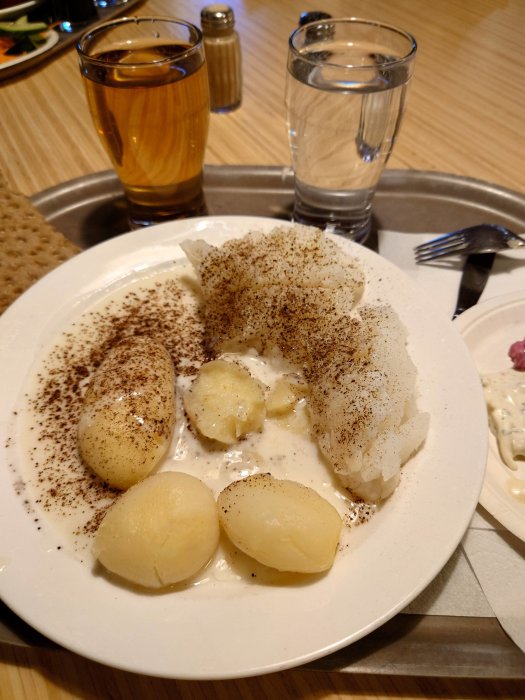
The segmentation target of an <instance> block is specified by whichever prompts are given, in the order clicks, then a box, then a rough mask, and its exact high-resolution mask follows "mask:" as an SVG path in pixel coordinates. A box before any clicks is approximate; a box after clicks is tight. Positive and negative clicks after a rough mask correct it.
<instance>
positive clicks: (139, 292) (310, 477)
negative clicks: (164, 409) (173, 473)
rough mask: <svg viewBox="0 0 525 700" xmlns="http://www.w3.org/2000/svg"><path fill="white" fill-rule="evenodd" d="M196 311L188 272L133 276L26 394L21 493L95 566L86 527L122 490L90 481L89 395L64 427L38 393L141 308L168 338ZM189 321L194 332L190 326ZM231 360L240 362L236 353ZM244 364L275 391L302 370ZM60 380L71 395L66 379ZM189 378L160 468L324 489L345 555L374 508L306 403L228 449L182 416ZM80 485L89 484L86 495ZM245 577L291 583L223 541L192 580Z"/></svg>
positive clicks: (68, 339) (65, 416)
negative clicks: (82, 438)
mask: <svg viewBox="0 0 525 700" xmlns="http://www.w3.org/2000/svg"><path fill="white" fill-rule="evenodd" d="M173 280H175V283H176V285H177V290H178V291H179V292H180V296H181V299H182V305H183V306H184V308H185V309H186V310H187V314H188V315H187V317H186V316H184V314H183V313H182V312H181V308H180V304H179V303H178V302H177V303H178V304H179V305H178V306H177V309H173V308H171V306H170V303H171V302H170V300H172V299H174V293H173V292H174V289H173ZM170 285H171V286H170ZM173 303H174V302H173ZM197 305H198V300H197V297H196V294H195V283H194V279H193V277H192V275H190V276H188V268H187V267H186V266H181V265H178V266H175V267H173V268H171V269H170V270H169V271H166V270H162V271H159V272H158V273H157V274H148V276H147V277H143V276H141V277H139V278H138V279H135V280H131V281H129V280H128V281H127V282H126V284H124V285H120V288H119V289H117V290H110V291H108V292H107V293H106V294H105V296H103V297H102V298H101V299H98V300H97V301H96V302H95V303H92V304H91V305H89V306H88V308H86V310H85V311H84V312H83V313H82V314H81V316H80V318H76V319H75V321H74V322H72V323H71V324H70V325H69V326H68V327H67V328H66V329H65V330H64V331H63V332H62V333H61V334H60V335H59V337H58V338H57V340H56V342H55V344H54V345H53V346H52V347H51V348H48V349H47V350H46V351H45V352H44V353H43V357H42V358H40V359H39V361H38V363H37V366H36V368H35V371H34V374H33V376H32V377H31V380H30V382H29V384H28V388H27V392H26V394H25V395H24V397H23V398H22V401H21V404H20V407H19V410H18V411H17V416H16V421H15V423H16V431H15V433H14V439H13V444H12V447H13V449H14V451H15V452H16V455H17V457H16V460H13V462H14V463H15V462H16V465H17V469H16V473H17V474H18V477H20V476H21V483H22V486H21V487H20V488H19V493H20V494H21V497H22V498H23V499H24V502H25V503H26V504H27V510H28V512H29V513H30V514H31V517H32V518H33V519H34V521H35V524H38V529H41V528H42V529H43V528H44V526H48V525H49V526H50V527H51V529H52V531H53V532H54V533H55V535H56V536H57V538H58V542H59V543H60V546H61V547H63V548H64V549H68V550H69V551H70V552H71V553H73V554H74V555H75V556H77V557H79V558H80V559H82V560H83V561H87V562H88V563H90V564H91V565H92V564H93V559H92V555H91V545H92V541H93V537H94V532H95V530H96V527H94V526H92V527H91V528H85V527H84V524H85V523H86V521H89V520H90V518H93V516H94V514H95V515H96V514H97V512H99V510H100V509H101V508H102V507H107V505H108V504H109V503H111V502H112V499H114V498H115V494H114V493H113V494H112V493H107V492H105V491H103V490H102V493H97V492H96V486H95V485H93V484H92V483H91V481H90V479H91V480H92V476H91V475H90V474H89V470H88V469H87V468H86V467H85V466H84V465H83V464H82V463H81V462H80V460H79V458H78V454H77V449H76V438H75V436H76V423H75V421H77V420H78V414H79V409H80V405H81V398H80V397H79V396H76V395H75V394H74V393H73V398H71V395H70V396H69V398H68V401H67V403H65V404H64V406H63V407H62V409H63V410H62V409H61V413H60V417H59V418H58V419H57V420H56V421H55V420H54V418H53V413H51V412H49V411H48V412H47V413H46V412H44V415H43V416H42V414H41V413H42V410H43V409H42V406H43V405H44V404H43V402H42V400H40V401H38V400H35V396H37V395H38V394H39V392H40V394H42V386H45V382H46V381H47V380H48V378H49V376H53V373H58V378H59V379H60V376H61V375H60V372H63V371H64V368H63V367H62V366H61V363H63V362H64V358H67V360H66V361H67V362H68V363H70V365H71V366H74V364H75V362H76V361H78V362H79V363H83V362H85V363H86V364H87V365H88V364H89V363H88V361H87V359H86V358H88V357H89V356H90V350H91V349H92V348H93V347H95V346H96V345H97V343H98V344H100V335H101V333H106V334H107V333H109V332H110V329H111V328H113V327H114V326H115V320H116V321H120V320H122V319H124V321H126V319H128V317H129V318H130V319H132V314H131V310H133V309H135V310H136V309H139V310H140V313H142V314H143V315H144V314H149V316H151V318H149V316H148V322H150V321H151V320H152V319H153V321H155V318H156V317H155V314H160V316H159V320H165V318H166V317H164V319H163V318H162V314H168V313H169V314H170V318H171V319H172V320H171V321H170V323H171V324H172V325H171V326H170V327H169V328H167V329H166V328H164V330H163V332H164V333H166V338H167V340H169V339H170V338H173V334H174V333H178V332H180V333H184V332H186V331H187V330H188V328H190V329H191V324H192V323H193V322H194V320H191V319H190V318H189V317H190V315H191V313H192V312H195V310H196V309H197ZM133 313H135V311H134V312H133ZM185 313H186V312H185ZM190 321H191V323H190ZM130 323H136V324H137V323H138V321H137V320H136V319H135V317H133V319H132V320H130ZM184 323H186V326H184V327H183V325H182V324H184ZM177 324H179V325H180V327H178V326H177ZM65 351H67V352H65ZM225 358H226V359H233V358H232V357H231V356H229V357H228V356H225ZM236 360H237V361H238V360H241V361H242V362H243V363H244V364H245V365H246V367H247V368H248V369H249V370H250V372H251V373H252V374H253V375H254V376H256V377H257V378H258V379H260V380H261V381H262V382H263V383H264V384H265V385H266V386H267V387H268V389H270V388H271V387H272V386H273V384H274V382H275V381H276V379H277V378H278V377H281V376H282V375H283V373H284V374H286V373H289V372H290V371H293V368H291V367H290V366H289V365H286V364H285V363H284V361H283V360H281V359H279V358H264V357H260V356H258V355H257V354H256V353H255V352H248V353H245V354H244V355H242V356H237V357H236ZM187 362H188V363H189V365H190V366H194V364H195V362H194V357H193V358H185V357H182V358H180V361H179V368H180V367H185V366H186V363H187ZM192 363H193V364H192ZM69 376H70V375H68V377H69ZM61 381H62V385H61V387H62V389H64V388H65V387H66V383H67V378H66V379H62V380H61ZM88 381H89V376H86V378H85V379H83V380H82V381H81V382H80V383H79V386H80V387H85V385H86V383H87V382H88ZM190 382H191V371H190V372H189V373H187V374H186V375H184V373H183V372H181V373H180V374H179V376H178V378H177V402H178V409H179V410H178V420H177V423H176V426H175V431H174V435H173V439H172V442H171V446H170V449H169V451H168V453H167V455H166V457H165V458H164V460H163V462H162V464H161V466H160V468H159V471H163V470H179V471H183V472H187V473H189V474H192V475H194V476H197V477H198V478H200V479H202V480H203V481H204V482H205V483H206V484H207V485H208V486H209V488H210V489H211V490H212V491H213V493H214V495H215V496H217V495H218V494H219V492H220V491H221V490H222V489H223V488H225V487H226V486H227V485H228V484H229V483H231V482H232V481H234V480H236V479H239V478H242V477H245V476H248V475H251V474H255V473H258V472H270V473H271V474H272V475H273V476H275V477H277V478H286V479H292V480H295V481H298V482H300V483H302V484H304V485H306V486H309V487H311V488H313V489H315V490H316V491H317V492H318V493H319V494H320V495H321V496H323V497H324V498H326V499H327V500H328V501H329V502H330V503H332V504H333V505H334V506H335V507H336V508H337V510H338V511H339V513H340V514H341V516H342V519H343V523H344V525H345V527H343V536H342V539H341V543H340V551H341V552H343V551H344V550H346V549H347V548H348V545H349V528H350V526H351V525H354V524H358V523H361V522H365V521H367V520H368V519H369V518H370V517H371V515H372V514H373V512H374V510H375V507H374V506H371V505H368V504H362V503H361V504H356V503H355V502H353V501H352V500H351V499H350V497H349V494H348V492H347V491H346V490H345V489H343V488H342V487H341V486H340V485H339V484H338V482H337V480H336V478H335V476H334V475H333V472H332V470H331V469H330V467H329V466H328V465H327V464H326V462H325V461H324V460H323V458H322V456H321V455H320V453H319V450H318V448H317V445H316V444H315V442H314V441H313V440H312V438H311V437H310V433H309V422H308V415H307V410H306V405H305V400H304V399H302V400H300V401H299V402H298V403H297V405H296V407H295V409H294V410H293V411H292V412H291V413H290V414H287V415H285V416H284V417H279V418H278V419H268V418H267V419H266V421H265V424H264V428H263V430H262V431H261V432H260V433H256V434H251V435H249V436H247V437H246V438H245V439H243V440H242V441H240V442H239V443H237V444H236V445H234V446H233V447H230V448H228V449H221V448H218V447H217V446H215V445H211V444H209V443H207V442H206V441H204V440H202V439H200V438H199V437H197V436H196V435H195V433H194V431H192V430H191V428H190V426H189V425H188V424H187V421H186V418H185V416H184V412H183V410H182V394H183V392H184V390H185V389H186V388H187V387H188V386H189V383H190ZM62 393H64V391H63V392H62ZM39 409H40V411H39ZM46 411H47V409H46ZM65 420H69V424H68V427H67V430H66V432H68V437H67V439H66V438H65V437H62V434H61V430H62V428H61V427H60V426H61V424H64V425H65V423H64V421H65ZM61 422H62V423H61ZM55 443H56V444H55ZM50 474H52V476H49V475H50ZM69 482H70V483H71V494H70V495H69V492H68V491H67V489H66V491H64V492H63V493H62V496H61V498H60V499H59V498H58V497H57V499H56V500H55V501H54V500H53V494H52V492H53V488H54V487H55V486H56V487H57V488H60V485H61V484H64V483H66V484H67V483H69ZM77 485H80V486H81V488H80V489H77ZM92 486H93V488H95V494H94V496H93V498H92V499H91V496H90V491H89V490H90V488H92ZM86 493H87V495H86ZM50 494H51V495H50ZM44 504H45V505H44ZM97 509H98V510H97ZM94 522H95V521H94ZM338 556H341V554H339V555H338ZM336 562H337V559H336ZM239 578H240V579H243V580H245V581H246V580H249V581H251V582H254V581H253V579H254V578H256V579H257V581H256V582H263V581H264V582H271V583H276V582H277V583H279V582H285V581H287V580H288V579H290V575H285V574H279V573H277V572H270V571H269V570H267V569H266V567H259V566H258V565H257V564H255V563H254V562H253V560H251V559H249V558H248V557H244V556H243V555H242V554H239V553H238V552H232V550H231V547H230V546H229V545H228V543H227V542H225V541H223V542H222V543H221V546H220V548H219V551H218V552H217V555H216V557H215V559H214V561H213V562H212V563H211V565H210V566H209V567H208V568H207V569H206V570H205V572H204V573H203V574H202V575H200V576H199V577H198V578H197V579H195V581H192V582H191V583H192V585H200V584H201V583H203V582H205V581H206V580H210V579H211V580H215V581H218V580H232V579H233V580H237V579H239ZM296 578H297V577H296ZM292 579H293V577H292Z"/></svg>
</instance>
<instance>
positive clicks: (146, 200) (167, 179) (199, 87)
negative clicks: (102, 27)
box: [82, 38, 209, 226]
mask: <svg viewBox="0 0 525 700" xmlns="http://www.w3.org/2000/svg"><path fill="white" fill-rule="evenodd" d="M190 48H191V47H190V45H187V44H184V43H170V42H169V40H166V39H165V38H164V39H158V40H157V41H156V42H155V43H154V40H152V39H150V40H146V39H142V40H139V41H135V42H134V43H133V45H132V46H131V47H130V48H126V49H122V48H115V49H110V50H104V51H102V52H100V53H94V54H93V55H92V56H91V59H92V60H91V61H90V62H89V63H86V64H84V65H83V67H82V72H83V75H84V78H85V80H84V83H85V86H86V93H87V98H88V102H89V107H90V110H91V114H92V117H93V120H94V122H95V126H96V128H97V131H98V133H99V135H100V137H101V139H102V143H103V144H104V147H105V149H106V151H107V152H108V154H109V156H110V158H111V160H112V162H113V164H114V167H115V169H116V171H117V174H118V176H119V179H120V181H121V182H122V184H123V185H124V189H125V192H126V197H127V199H128V204H129V208H130V219H131V223H132V225H133V224H134V225H136V226H140V225H147V224H151V223H157V222H160V221H163V220H166V219H172V218H177V217H183V216H192V215H196V214H201V213H204V211H205V205H204V197H203V192H202V168H203V163H204V151H205V147H206V139H207V134H208V122H209V95H208V78H207V73H206V66H205V62H204V57H203V55H202V53H197V52H191V51H190ZM93 59H94V60H93ZM166 59H168V60H166ZM170 59H174V60H170Z"/></svg>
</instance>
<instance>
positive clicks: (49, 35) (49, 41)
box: [0, 29, 59, 71]
mask: <svg viewBox="0 0 525 700" xmlns="http://www.w3.org/2000/svg"><path fill="white" fill-rule="evenodd" d="M45 37H46V40H45V41H44V43H43V44H41V45H40V46H39V47H38V48H37V49H35V50H34V51H29V52H28V53H25V54H23V55H22V56H13V59H12V60H11V61H5V62H3V63H0V71H2V70H6V69H8V68H12V67H13V66H16V65H17V64H18V63H25V62H26V61H29V60H32V59H33V58H35V57H36V56H40V54H43V53H46V51H49V49H52V48H53V46H54V45H55V44H56V43H57V41H58V38H59V37H58V34H57V32H55V30H54V29H48V31H47V32H45Z"/></svg>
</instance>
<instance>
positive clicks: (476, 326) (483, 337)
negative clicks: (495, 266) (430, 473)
mask: <svg viewBox="0 0 525 700" xmlns="http://www.w3.org/2000/svg"><path fill="white" fill-rule="evenodd" d="M455 323H456V324H457V326H458V328H459V331H460V333H461V334H462V336H463V339H464V340H465V342H466V344H467V347H468V348H469V350H470V352H471V353H472V357H473V359H474V362H475V364H476V366H477V368H478V370H479V373H480V374H490V373H491V372H499V371H501V370H504V369H508V368H510V367H512V363H511V361H510V359H509V358H508V356H507V351H508V349H509V347H510V345H511V344H512V343H513V342H514V341H516V340H522V339H523V337H525V298H524V293H523V292H519V293H517V294H516V293H514V292H513V293H511V294H504V295H502V296H498V297H495V298H494V299H490V300H489V301H486V302H484V303H483V304H478V305H477V306H474V307H472V308H471V309H469V310H468V311H465V312H464V313H463V314H462V315H461V316H459V317H458V319H457V320H456V322H455ZM523 374H524V376H523V379H524V380H525V373H523ZM516 478H520V479H521V480H525V463H524V465H523V468H522V469H521V471H519V472H513V471H512V470H510V469H509V468H508V467H507V466H506V465H505V464H504V463H503V462H502V460H501V457H500V455H499V450H498V444H497V441H496V438H495V437H494V435H492V433H491V434H490V437H489V453H488V459H487V472H486V475H485V481H484V484H483V489H482V491H481V495H480V503H481V505H482V506H483V507H484V508H486V510H488V512H489V513H490V514H491V515H493V516H494V517H495V518H496V520H498V521H499V522H500V523H501V524H502V525H504V526H505V527H506V528H507V529H508V530H510V532H512V533H513V534H514V535H516V536H517V537H519V538H520V539H521V540H524V541H525V495H524V496H522V497H521V498H517V497H516V496H513V495H512V493H511V487H512V485H513V481H514V480H515V479H516ZM523 486H524V487H525V481H523Z"/></svg>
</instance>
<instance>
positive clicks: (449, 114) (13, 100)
mask: <svg viewBox="0 0 525 700" xmlns="http://www.w3.org/2000/svg"><path fill="white" fill-rule="evenodd" d="M201 4H204V3H195V2H191V0H178V1H177V2H176V3H175V2H170V1H169V0H149V1H148V2H143V3H141V4H139V5H138V6H137V8H134V9H133V13H134V14H159V15H168V14H177V15H179V16H181V17H185V18H186V19H189V20H193V21H194V22H196V23H198V22H199V12H200V9H201ZM231 5H232V6H233V8H234V10H235V14H236V18H237V29H238V31H239V33H240V35H241V41H242V47H243V74H244V97H243V104H242V107H241V108H240V109H239V110H238V111H236V112H234V113H232V114H229V115H212V120H211V129H210V137H209V144H208V150H207V156H206V162H207V163H210V164H245V165H248V164H258V165H277V164H287V163H289V153H288V144H287V134H286V126H285V119H284V104H283V92H284V79H285V66H286V51H287V39H288V36H289V34H290V32H291V31H292V29H293V28H294V26H295V25H296V23H297V21H298V18H299V15H300V13H301V12H302V11H304V10H311V9H323V10H326V11H329V12H330V13H331V14H332V15H333V16H338V15H339V16H342V15H345V14H349V13H351V14H352V15H354V16H361V17H369V18H372V19H380V20H383V21H385V22H388V23H392V24H396V25H399V26H401V27H404V28H405V29H407V30H409V31H411V32H412V33H413V34H414V35H415V36H416V38H417V40H418V44H419V50H418V57H417V62H416V73H415V78H414V81H413V85H412V89H411V92H410V96H409V105H408V110H407V113H406V117H405V121H404V124H403V128H402V131H401V136H400V138H399V140H398V143H397V145H396V148H395V151H394V154H393V156H392V158H391V160H390V162H389V167H392V168H411V169H416V170H430V171H438V172H448V173H454V174H457V175H463V176H468V177H473V178H478V179H481V180H485V181H489V182H492V183H495V184H497V185H500V186H503V187H506V188H509V189H512V190H516V191H518V192H522V193H525V167H524V165H523V159H524V157H525V135H524V134H525V131H524V129H523V123H524V120H525V89H524V88H525V79H524V77H523V76H524V75H525V51H524V50H523V30H524V29H525V2H523V0H396V2H392V1H391V0H353V2H352V3H349V2H344V1H343V0H340V1H336V0H331V1H330V2H325V3H318V5H317V6H315V4H314V5H313V6H308V5H305V4H304V3H303V2H300V0H244V1H243V0H232V2H231ZM0 85H1V88H0V115H1V118H0V144H1V147H0V169H1V170H2V171H3V172H4V173H5V175H6V177H7V179H8V182H9V184H10V185H11V186H12V187H14V188H17V189H19V190H21V191H22V192H23V193H25V194H27V195H32V194H34V193H36V192H38V191H40V190H42V189H45V188H47V187H50V186H53V185H56V184H58V183H61V182H63V181H65V180H68V179H71V178H75V177H81V176H83V175H86V174H89V173H93V172H97V171H100V170H105V169H108V168H110V167H111V166H110V162H109V160H108V158H107V156H106V155H105V153H104V151H103V149H102V147H101V145H100V143H99V141H98V137H97V135H96V133H95V130H94V128H93V125H92V123H91V119H90V116H89V113H88V109H87V104H86V100H85V97H84V93H83V87H82V84H81V81H80V76H79V71H78V67H77V59H76V55H75V51H74V50H73V49H68V50H66V51H64V52H63V53H61V54H60V55H58V56H57V57H56V58H54V59H52V60H51V61H49V62H47V63H44V64H42V66H41V67H40V68H38V69H35V70H33V71H32V72H30V73H28V74H26V75H22V76H20V77H18V78H15V79H13V80H11V81H9V82H6V83H3V84H0ZM35 585H36V586H37V585H38V582H35ZM168 697H169V698H188V699H190V698H192V699H193V698H195V699H197V698H199V699H200V698H202V699H206V700H208V699H209V700H212V699H214V698H222V699H224V700H226V699H229V698H234V697H235V698H243V700H245V699H246V700H248V699H251V698H266V697H267V698H275V699H276V700H277V699H279V700H283V699H287V698H308V699H310V700H314V698H315V700H321V698H323V699H324V698H362V699H365V698H397V699H401V698H510V697H513V698H525V687H524V684H523V683H519V682H517V681H487V680H483V681H482V680H480V681H476V680H454V679H433V678H402V677H389V676H386V675H385V676H375V677H370V676H358V675H355V674H335V673H324V672H316V671H310V670H308V671H306V670H295V671H287V672H283V673H278V674H274V675H269V676H264V677H259V678H252V679H247V680H232V681H224V682H203V683H199V682H181V681H166V680H161V679H153V678H146V677H142V676H135V675H133V674H130V673H124V672H119V671H114V670H112V669H109V668H106V667H102V666H99V665H97V664H95V663H92V662H90V661H86V660H84V659H82V658H80V657H77V656H75V655H73V654H70V653H69V652H66V651H61V650H60V651H56V650H49V649H38V648H24V647H12V646H8V645H0V698H2V700H3V698H5V700H11V699H15V700H16V699H18V698H30V699H33V698H42V699H43V698H53V699H54V698H56V699H60V700H63V699H66V698H115V699H117V698H119V699H120V698H141V699H142V698H144V699H147V698H156V699H157V698H159V699H161V698H168Z"/></svg>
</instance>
